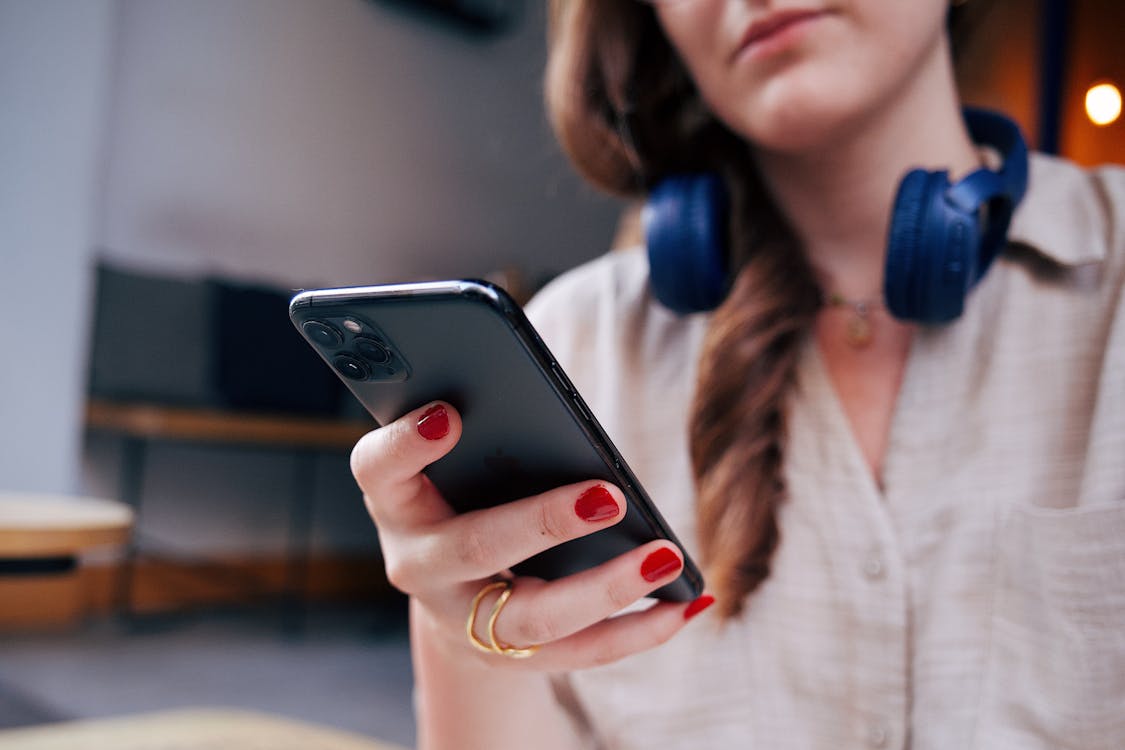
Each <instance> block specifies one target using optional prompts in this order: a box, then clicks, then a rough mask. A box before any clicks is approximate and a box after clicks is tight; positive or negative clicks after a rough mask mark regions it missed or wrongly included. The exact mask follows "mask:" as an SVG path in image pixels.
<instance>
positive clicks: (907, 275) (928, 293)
mask: <svg viewBox="0 0 1125 750" xmlns="http://www.w3.org/2000/svg"><path fill="white" fill-rule="evenodd" d="M948 190H949V176H948V174H947V173H946V172H927V171H925V170H922V169H915V170H911V171H910V172H909V173H907V175H906V177H904V178H903V179H902V182H901V183H900V185H899V189H898V194H897V195H896V197H895V202H894V207H893V208H892V210H891V226H890V230H889V232H888V238H887V257H886V263H885V266H884V273H883V298H884V300H885V301H886V303H887V309H888V310H890V312H891V314H892V315H894V316H895V317H896V318H898V319H900V320H914V321H918V322H921V323H942V322H946V321H949V320H952V319H953V318H956V317H957V316H958V315H960V313H961V310H962V308H963V306H964V298H965V293H966V288H965V285H964V284H955V285H952V286H951V285H950V284H949V283H948V282H949V281H950V274H949V270H950V268H951V267H953V266H954V265H957V264H959V265H960V266H961V267H963V266H964V259H963V258H960V259H958V260H957V261H954V260H953V258H951V257H950V256H951V254H953V255H959V254H960V255H963V254H964V252H965V250H964V247H965V243H964V242H963V240H964V239H966V238H965V237H964V222H963V220H961V217H956V216H949V213H950V212H951V211H954V212H955V210H956V209H955V208H954V207H953V206H951V205H948V203H947V201H946V200H945V195H946V192H947V191H948ZM958 237H959V238H960V239H961V240H962V241H961V242H953V241H952V240H955V239H957V238H958ZM953 245H957V246H958V247H956V248H955V247H953Z"/></svg>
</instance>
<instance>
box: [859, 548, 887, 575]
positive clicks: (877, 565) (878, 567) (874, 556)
mask: <svg viewBox="0 0 1125 750" xmlns="http://www.w3.org/2000/svg"><path fill="white" fill-rule="evenodd" d="M860 569H861V570H862V571H863V577H864V578H866V579H867V580H869V581H878V580H881V579H882V578H883V576H885V575H886V574H887V563H886V560H885V559H884V557H883V553H882V552H881V551H880V550H878V549H873V550H871V551H870V552H868V553H867V554H866V555H865V556H864V558H863V563H862V565H861V566H860Z"/></svg>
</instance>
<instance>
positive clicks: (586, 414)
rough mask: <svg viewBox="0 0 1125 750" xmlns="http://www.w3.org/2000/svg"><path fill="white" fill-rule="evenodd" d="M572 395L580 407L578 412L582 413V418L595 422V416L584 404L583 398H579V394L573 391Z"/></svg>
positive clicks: (575, 403) (576, 404)
mask: <svg viewBox="0 0 1125 750" xmlns="http://www.w3.org/2000/svg"><path fill="white" fill-rule="evenodd" d="M570 395H571V398H573V399H574V405H575V406H577V407H578V412H579V413H580V414H581V415H582V418H583V419H585V420H586V421H587V422H593V421H594V418H593V417H592V416H590V412H588V411H586V407H585V406H584V405H583V404H582V400H581V399H580V398H578V394H577V393H575V392H574V391H571V393H570Z"/></svg>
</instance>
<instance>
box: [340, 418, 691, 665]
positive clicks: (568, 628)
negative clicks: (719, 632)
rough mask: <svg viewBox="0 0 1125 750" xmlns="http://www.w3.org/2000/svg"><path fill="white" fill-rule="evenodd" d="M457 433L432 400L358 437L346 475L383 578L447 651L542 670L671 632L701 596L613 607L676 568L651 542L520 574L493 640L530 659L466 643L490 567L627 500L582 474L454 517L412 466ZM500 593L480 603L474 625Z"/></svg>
mask: <svg viewBox="0 0 1125 750" xmlns="http://www.w3.org/2000/svg"><path fill="white" fill-rule="evenodd" d="M460 436H461V419H460V417H459V415H458V414H457V412H456V411H455V410H454V409H453V408H452V407H451V406H450V405H448V404H445V403H440V402H439V403H435V404H431V405H429V406H426V407H423V408H420V409H417V410H416V411H413V412H411V413H409V414H407V415H405V416H403V417H402V418H401V419H399V420H397V421H395V422H393V423H391V424H388V425H387V426H385V427H382V428H380V429H377V430H375V431H374V432H371V433H370V434H368V435H366V436H365V437H364V438H363V439H362V440H360V442H359V443H358V444H357V445H356V448H355V450H354V451H353V453H352V472H353V473H354V474H355V477H356V480H357V481H358V482H359V486H360V488H361V489H362V490H363V494H364V501H365V503H366V505H367V509H368V511H369V512H370V514H371V517H372V519H373V520H374V521H375V524H376V527H377V529H378V531H379V539H380V542H381V544H382V549H383V556H384V559H385V561H386V566H387V577H388V579H389V580H390V582H391V584H392V585H394V586H395V587H396V588H398V589H400V590H402V591H404V592H405V593H407V594H409V595H410V596H411V597H412V599H413V613H414V616H415V618H416V619H419V618H420V619H423V620H424V621H425V622H420V623H419V622H416V623H415V627H416V628H417V629H420V630H416V632H422V633H426V634H429V635H432V636H433V637H434V638H436V639H438V640H439V641H441V643H440V644H434V645H438V646H440V647H441V648H442V650H443V651H445V652H446V653H447V654H448V655H450V656H456V657H464V658H470V657H471V656H473V657H479V658H481V659H485V660H487V661H489V662H491V663H497V664H507V665H512V666H522V667H526V668H533V669H539V670H545V671H559V670H570V669H578V668H582V667H588V666H593V665H596V664H604V663H608V662H612V661H616V660H617V659H620V658H622V657H625V656H628V655H630V654H633V653H636V652H639V651H644V650H646V649H649V648H652V647H653V646H656V645H659V644H661V643H663V642H664V641H666V640H668V639H669V638H671V637H672V636H673V635H675V634H676V632H678V631H679V629H680V628H682V627H683V625H684V623H685V621H686V619H687V617H689V616H690V615H693V614H695V613H696V612H698V611H701V610H702V608H703V607H704V606H706V605H707V604H709V603H710V601H711V598H710V597H701V598H700V599H699V600H697V601H696V602H693V603H692V604H690V605H687V604H677V603H659V604H656V605H655V606H653V607H651V608H649V609H647V610H645V611H643V612H635V613H630V614H626V615H622V616H619V617H614V618H612V619H610V618H611V616H612V615H614V614H615V613H617V612H619V611H620V610H622V609H624V608H625V607H627V606H628V605H630V604H632V603H633V602H635V601H637V600H638V599H640V598H641V597H644V596H646V595H647V594H649V593H651V592H652V591H655V590H656V589H658V588H660V587H661V586H664V585H665V584H668V583H670V582H672V581H673V580H675V579H676V577H677V576H679V574H680V571H681V568H682V567H683V559H682V556H681V554H680V552H679V550H678V549H677V548H676V547H675V545H673V544H670V543H669V542H667V541H654V542H650V543H648V544H645V545H643V546H641V547H638V548H637V549H634V550H631V551H629V552H627V553H625V554H623V555H621V556H619V557H617V558H615V559H613V560H610V561H608V562H606V563H604V564H602V565H600V566H598V567H596V568H592V569H590V570H586V571H583V572H581V573H576V574H574V575H571V576H568V577H566V578H562V579H559V580H556V581H543V580H540V579H537V578H527V577H518V578H514V579H513V580H512V593H511V598H510V600H509V601H508V603H507V604H506V605H505V607H504V608H503V610H502V611H501V613H500V616H499V617H498V619H497V622H496V638H497V640H498V641H499V642H501V643H505V644H510V645H512V646H515V647H517V648H525V647H528V646H533V645H534V646H541V648H540V649H539V650H538V651H537V652H536V653H535V655H534V657H533V658H531V659H506V658H502V657H500V656H496V655H491V654H484V653H480V652H479V651H477V650H474V649H473V648H472V646H471V645H470V643H469V641H468V639H467V637H466V633H465V623H466V619H467V617H468V615H469V611H470V606H471V602H472V600H473V597H474V596H476V594H477V593H478V592H479V591H480V590H481V589H482V588H483V587H484V586H485V585H487V584H488V583H489V582H491V581H493V580H495V577H496V576H497V575H498V574H505V575H506V574H507V571H508V569H509V568H511V567H512V566H513V565H515V564H516V563H519V562H521V561H523V560H526V559H527V558H529V557H531V556H533V555H535V554H537V553H539V552H542V551H543V550H546V549H549V548H551V547H554V546H555V545H557V544H560V543H562V542H565V541H567V540H570V539H575V538H577V537H580V536H585V535H586V534H591V533H593V532H595V531H598V530H600V529H603V528H606V527H608V526H612V525H613V524H615V523H617V522H618V521H620V520H621V518H622V517H623V515H624V513H625V509H626V503H625V500H624V498H623V496H622V494H621V491H620V490H619V489H617V488H616V487H614V486H612V485H610V484H607V483H606V482H598V481H591V482H582V483H579V484H573V485H569V486H566V487H560V488H558V489H554V490H551V491H549V492H544V493H543V494H540V495H535V496H533V497H528V498H524V499H522V500H517V501H514V502H510V503H504V504H502V505H499V506H497V507H494V508H488V509H485V510H479V511H473V512H470V513H463V514H456V513H455V512H454V511H453V510H452V509H451V508H450V507H449V505H448V504H447V503H446V502H445V500H444V499H443V498H442V497H441V495H440V493H439V492H438V491H437V489H436V488H435V487H434V485H433V484H432V483H431V482H430V481H429V480H428V479H427V478H426V477H425V476H424V475H423V474H422V473H421V471H422V469H424V468H425V467H426V466H427V465H429V464H430V463H433V462H434V461H436V460H438V459H439V458H441V457H442V456H444V455H445V454H446V453H448V452H449V451H450V450H451V449H452V448H453V446H454V445H456V443H457V440H458V439H459V438H460ZM499 594H500V592H499V591H497V592H494V593H490V594H489V595H488V597H487V598H485V599H484V600H483V601H482V602H481V603H480V604H481V606H480V608H479V611H480V612H481V616H480V617H478V618H477V630H476V634H477V636H478V637H479V638H481V639H482V640H483V641H485V642H487V641H488V636H487V634H486V632H485V627H484V625H485V621H486V620H487V613H488V611H489V608H491V606H492V605H493V603H494V602H495V601H496V599H497V597H498V596H499Z"/></svg>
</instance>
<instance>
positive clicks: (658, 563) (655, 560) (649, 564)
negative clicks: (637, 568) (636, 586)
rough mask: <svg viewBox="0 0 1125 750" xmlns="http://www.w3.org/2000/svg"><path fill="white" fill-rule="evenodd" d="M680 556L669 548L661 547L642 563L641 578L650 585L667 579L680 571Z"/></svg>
mask: <svg viewBox="0 0 1125 750" xmlns="http://www.w3.org/2000/svg"><path fill="white" fill-rule="evenodd" d="M681 564H682V563H680V556H679V555H677V554H676V553H675V552H673V551H672V550H671V548H669V547H661V548H660V549H658V550H656V552H653V553H652V554H651V555H649V556H648V557H646V558H645V561H644V562H643V563H641V576H642V577H644V579H645V580H646V581H648V582H649V583H653V582H655V581H659V580H660V579H661V578H666V577H667V576H670V575H672V574H673V573H675V572H676V571H677V570H679V569H680V565H681Z"/></svg>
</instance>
